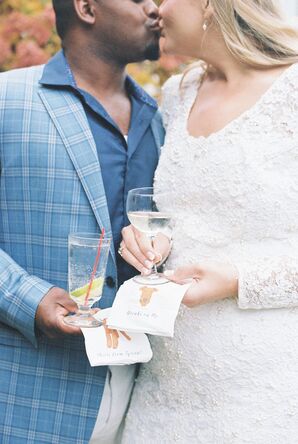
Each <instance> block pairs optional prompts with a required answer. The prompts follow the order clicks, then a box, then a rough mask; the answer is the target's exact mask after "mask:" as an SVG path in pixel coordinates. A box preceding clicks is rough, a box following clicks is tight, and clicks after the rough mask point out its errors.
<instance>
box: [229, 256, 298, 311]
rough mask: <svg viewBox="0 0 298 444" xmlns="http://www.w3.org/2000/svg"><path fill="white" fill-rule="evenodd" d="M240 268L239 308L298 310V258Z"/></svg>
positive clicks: (246, 265)
mask: <svg viewBox="0 0 298 444" xmlns="http://www.w3.org/2000/svg"><path fill="white" fill-rule="evenodd" d="M238 268H239V290H238V305H239V308H241V309H264V308H286V307H298V258H293V257H286V256H281V257H278V258H263V259H260V260H256V261H254V262H251V263H246V264H245V265H242V266H240V267H238Z"/></svg>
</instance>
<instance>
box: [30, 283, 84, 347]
mask: <svg viewBox="0 0 298 444" xmlns="http://www.w3.org/2000/svg"><path fill="white" fill-rule="evenodd" d="M77 310H78V307H77V305H76V303H75V302H73V300H72V299H70V297H69V294H68V293H67V292H66V291H65V290H63V289H62V288H58V287H53V288H51V289H50V290H49V291H48V293H47V294H46V295H45V296H44V297H43V299H42V300H41V301H40V304H39V306H38V307H37V311H36V315H35V324H36V327H37V328H38V329H39V330H41V331H42V332H43V333H44V334H45V335H46V336H47V337H48V338H51V339H55V338H59V337H61V336H64V335H81V334H82V332H81V329H80V328H78V327H71V326H69V325H67V324H65V322H64V317H65V316H66V315H68V314H69V313H71V312H76V311H77Z"/></svg>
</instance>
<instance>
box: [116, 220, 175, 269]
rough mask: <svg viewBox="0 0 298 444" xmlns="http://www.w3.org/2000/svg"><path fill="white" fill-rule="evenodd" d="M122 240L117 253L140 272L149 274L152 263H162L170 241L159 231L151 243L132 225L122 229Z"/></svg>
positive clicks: (169, 246) (168, 249)
mask: <svg viewBox="0 0 298 444" xmlns="http://www.w3.org/2000/svg"><path fill="white" fill-rule="evenodd" d="M121 233H122V241H121V243H120V248H119V250H118V253H119V254H120V255H121V256H122V257H123V259H124V260H125V261H126V262H128V263H129V264H130V265H132V266H133V267H135V268H136V269H137V270H138V271H140V272H141V273H142V274H144V275H146V274H150V272H151V269H152V267H153V265H154V264H159V263H162V262H163V261H164V260H165V259H166V258H167V257H168V255H169V253H170V250H171V242H170V240H169V238H168V237H167V236H165V235H163V234H161V233H159V234H158V235H157V236H156V238H155V239H154V241H153V243H152V242H151V240H150V239H149V238H148V237H147V236H146V235H145V234H143V233H141V232H140V231H138V230H137V229H136V228H134V227H133V226H132V225H129V226H128V227H124V228H123V230H122V232H121Z"/></svg>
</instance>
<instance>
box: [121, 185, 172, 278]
mask: <svg viewBox="0 0 298 444" xmlns="http://www.w3.org/2000/svg"><path fill="white" fill-rule="evenodd" d="M168 199H169V194H167V193H154V191H153V188H152V187H148V188H134V189H132V190H130V191H129V192H128V196H127V204H126V211H127V217H128V219H129V221H130V223H131V224H132V225H133V226H134V227H135V228H136V229H137V230H139V231H140V232H141V233H144V234H146V235H147V236H148V237H149V238H150V239H151V241H153V240H154V238H155V237H156V236H157V235H158V234H159V233H161V234H164V235H165V236H167V237H168V238H170V237H171V231H172V217H171V213H170V212H168V211H163V210H162V207H163V206H164V205H165V204H167V205H166V206H168V203H169V202H168ZM134 280H135V281H136V282H138V283H141V284H146V285H159V284H164V283H166V282H168V280H167V279H166V278H165V277H164V276H162V275H160V274H159V273H158V272H157V269H156V266H154V268H153V270H152V271H151V274H150V275H149V276H142V275H139V276H135V278H134Z"/></svg>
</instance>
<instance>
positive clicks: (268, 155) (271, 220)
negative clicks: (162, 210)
mask: <svg viewBox="0 0 298 444" xmlns="http://www.w3.org/2000/svg"><path fill="white" fill-rule="evenodd" d="M199 78H200V72H198V70H194V72H191V73H190V75H188V77H187V78H186V81H185V82H186V84H185V86H184V87H183V89H182V88H181V87H180V83H181V78H180V76H176V77H173V78H172V79H171V80H170V81H169V82H168V83H167V84H166V85H165V87H164V105H163V109H164V116H165V125H166V127H167V133H168V134H167V139H166V145H165V147H164V149H163V154H162V157H161V160H160V165H159V168H158V170H157V173H156V178H155V186H156V189H157V190H164V189H167V188H168V187H169V182H170V187H171V190H172V191H173V194H174V195H175V202H174V206H175V212H177V214H178V218H177V219H178V223H177V222H176V232H175V236H177V238H178V239H177V242H176V241H174V249H173V255H172V258H171V264H172V265H174V266H175V265H176V263H178V262H179V263H181V261H180V260H179V258H178V257H176V256H179V257H181V251H183V250H184V251H187V253H186V254H187V257H185V260H186V261H192V262H193V261H198V260H200V258H202V257H204V256H208V257H209V256H210V257H214V255H216V256H217V257H218V258H222V259H223V260H224V259H228V260H232V261H233V262H234V263H235V265H236V266H238V267H239V269H240V270H241V279H240V292H239V306H240V307H241V308H262V307H266V308H270V307H272V308H273V307H282V306H289V305H293V306H297V305H298V279H297V272H298V261H297V260H296V259H297V257H298V248H297V247H298V205H297V203H298V175H297V173H296V172H297V170H298V64H295V65H293V66H292V67H290V68H289V69H287V70H286V71H285V72H284V73H283V74H282V75H281V77H279V78H278V79H277V80H276V81H275V83H274V84H273V85H272V87H271V88H270V89H269V90H268V91H267V92H266V93H265V94H264V95H263V96H262V97H261V98H260V99H259V100H258V102H257V103H256V104H255V105H254V106H253V107H252V108H251V109H249V110H248V111H246V112H244V113H243V114H242V115H241V116H240V117H239V118H237V119H236V120H234V121H232V122H231V123H230V124H228V125H227V126H226V127H225V128H223V129H222V130H221V131H219V132H217V133H215V134H212V135H211V136H209V137H207V138H205V137H199V138H194V137H192V136H191V135H189V134H188V132H187V118H188V115H189V112H190V109H191V107H192V104H193V102H194V100H195V97H196V93H197V89H198V85H199V81H198V79H199ZM173 166H174V167H175V173H174V172H173ZM190 178H191V180H190ZM171 205H172V203H171ZM186 211H187V213H186ZM178 231H181V232H183V234H184V236H183V237H180V236H179V233H178ZM179 240H181V241H182V243H181V242H180V241H179ZM260 246H261V248H260ZM215 248H216V249H215ZM192 250H194V253H193V254H192V253H191V252H192ZM190 253H191V254H190ZM243 263H245V266H244V265H243ZM277 263H278V266H279V267H280V268H279V269H278V270H277ZM295 264H296V265H295ZM271 271H272V276H271ZM270 276H271V277H270ZM279 276H280V278H279ZM275 277H276V279H275ZM274 282H275V284H274ZM281 282H283V285H281ZM260 287H262V291H261V292H260ZM290 288H291V291H290ZM285 289H286V290H287V291H286V294H285ZM267 290H268V292H267ZM289 291H290V294H289ZM255 293H256V294H257V295H256V294H255ZM256 300H258V303H256ZM250 301H251V303H250Z"/></svg>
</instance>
